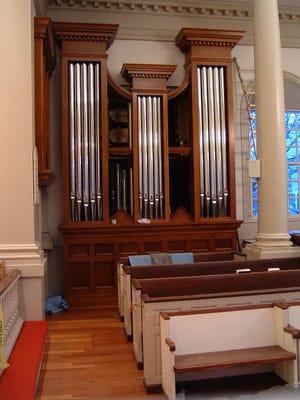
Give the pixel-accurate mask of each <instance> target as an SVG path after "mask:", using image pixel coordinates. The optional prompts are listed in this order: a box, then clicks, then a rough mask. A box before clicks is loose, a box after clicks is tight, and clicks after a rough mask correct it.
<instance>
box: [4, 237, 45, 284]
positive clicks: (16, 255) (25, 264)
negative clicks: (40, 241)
mask: <svg viewBox="0 0 300 400" xmlns="http://www.w3.org/2000/svg"><path fill="white" fill-rule="evenodd" d="M0 260H3V261H4V262H5V269H6V270H7V271H10V270H12V269H19V270H20V271H21V274H22V278H28V277H43V276H44V275H45V271H46V266H47V259H46V258H45V257H44V253H43V251H42V250H41V249H40V247H39V246H38V245H36V244H6V245H0Z"/></svg>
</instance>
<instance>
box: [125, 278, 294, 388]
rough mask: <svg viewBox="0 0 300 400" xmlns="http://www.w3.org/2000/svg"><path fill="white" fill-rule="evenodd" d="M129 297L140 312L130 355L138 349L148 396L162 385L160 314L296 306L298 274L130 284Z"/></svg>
mask: <svg viewBox="0 0 300 400" xmlns="http://www.w3.org/2000/svg"><path fill="white" fill-rule="evenodd" d="M132 294H133V300H134V301H136V302H139V301H140V302H141V304H142V310H143V312H142V319H141V324H140V326H139V329H140V331H139V332H138V331H136V326H134V335H133V346H134V351H135V352H136V351H137V349H141V348H142V350H140V351H141V353H142V360H143V367H144V384H145V387H146V390H147V391H148V392H154V391H159V390H160V389H161V382H162V380H161V379H162V376H161V349H160V327H159V313H160V312H163V311H165V312H171V311H190V310H195V309H200V308H207V309H214V308H217V307H232V306H241V305H249V306H250V305H258V304H272V303H274V302H276V303H281V302H290V301H295V302H297V301H299V300H300V271H299V270H286V271H270V272H251V273H248V274H227V275H210V276H206V275H204V276H200V277H197V276H196V277H181V278H160V279H141V280H134V281H133V291H132ZM138 308H139V307H137V308H136V309H138ZM136 309H135V308H133V315H134V314H135V311H136Z"/></svg>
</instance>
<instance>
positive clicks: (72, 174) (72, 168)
mask: <svg viewBox="0 0 300 400" xmlns="http://www.w3.org/2000/svg"><path fill="white" fill-rule="evenodd" d="M69 76H70V80H69V113H70V180H71V181H70V199H71V220H72V221H75V198H76V193H75V191H76V187H75V126H74V125H75V124H74V114H75V110H74V91H75V80H74V65H73V64H71V63H70V64H69Z"/></svg>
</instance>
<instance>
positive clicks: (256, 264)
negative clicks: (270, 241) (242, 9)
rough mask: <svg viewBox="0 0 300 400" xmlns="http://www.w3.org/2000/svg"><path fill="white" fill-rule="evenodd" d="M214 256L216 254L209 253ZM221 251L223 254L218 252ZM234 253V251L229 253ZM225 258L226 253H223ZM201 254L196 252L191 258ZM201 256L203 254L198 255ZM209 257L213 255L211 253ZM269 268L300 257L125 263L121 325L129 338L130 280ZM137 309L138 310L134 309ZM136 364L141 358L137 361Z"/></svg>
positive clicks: (298, 262)
mask: <svg viewBox="0 0 300 400" xmlns="http://www.w3.org/2000/svg"><path fill="white" fill-rule="evenodd" d="M212 254H213V255H216V254H217V253H212ZM221 254H223V253H221ZM232 254H233V253H232ZM223 255H224V257H226V255H227V257H228V253H224V254H223ZM196 256H197V257H200V255H199V254H197V255H195V256H194V257H196ZM201 256H202V255H201ZM210 257H211V260H212V255H210ZM268 268H279V269H293V268H300V258H286V259H269V260H252V261H233V260H227V261H209V262H204V261H201V262H200V261H199V262H195V263H193V264H174V265H169V264H165V265H155V266H148V265H144V266H128V265H124V266H122V267H121V272H120V277H121V278H120V279H121V280H120V283H119V285H120V286H119V287H120V289H119V297H120V299H119V305H120V304H122V305H121V306H119V307H121V308H122V310H123V311H122V314H123V316H124V327H125V332H126V335H127V338H128V340H131V339H132V335H133V327H132V325H133V323H134V322H135V320H134V319H133V316H132V306H134V307H135V306H139V305H137V304H136V303H133V301H132V294H131V285H132V280H133V279H150V278H163V277H175V276H197V275H211V274H213V275H215V274H228V273H229V274H232V273H236V272H237V271H241V272H242V271H248V270H249V271H252V272H255V271H266V270H268ZM137 312H138V311H137ZM137 362H138V364H140V363H141V360H140V359H138V360H137Z"/></svg>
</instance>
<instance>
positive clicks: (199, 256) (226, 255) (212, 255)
mask: <svg viewBox="0 0 300 400" xmlns="http://www.w3.org/2000/svg"><path fill="white" fill-rule="evenodd" d="M168 254H170V256H171V259H172V264H164V266H174V265H176V264H180V265H187V264H190V262H187V261H186V260H189V261H190V260H191V261H192V262H193V264H194V263H202V262H210V261H225V260H233V259H234V257H235V255H236V254H237V253H236V252H233V251H226V252H209V253H168ZM185 254H187V255H188V257H187V258H186V260H185V261H183V260H184V258H185V257H184V255H185ZM176 257H177V258H176ZM240 257H241V256H240ZM130 258H131V259H133V258H135V259H136V260H137V261H136V262H135V263H134V265H131V263H130ZM130 258H129V257H127V258H125V259H121V260H120V261H119V262H118V263H117V282H118V308H119V315H120V317H121V320H124V319H126V317H128V315H127V316H126V315H125V313H126V305H125V304H124V289H126V288H125V286H124V285H125V284H126V282H125V279H126V278H125V274H124V270H123V268H124V267H128V268H140V267H141V268H144V267H146V268H151V269H152V267H155V268H156V267H158V266H162V265H160V264H156V265H153V264H152V260H151V255H150V254H145V255H141V254H138V255H135V256H130ZM138 260H143V264H139V261H138ZM299 262H300V261H299ZM126 323H130V319H129V320H128V321H126V320H125V324H126ZM129 329H130V327H129ZM127 335H128V336H131V335H132V333H128V332H127Z"/></svg>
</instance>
